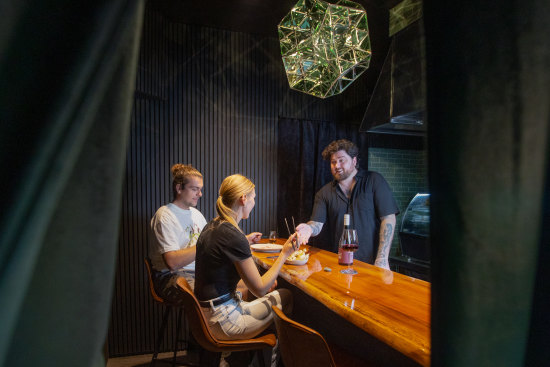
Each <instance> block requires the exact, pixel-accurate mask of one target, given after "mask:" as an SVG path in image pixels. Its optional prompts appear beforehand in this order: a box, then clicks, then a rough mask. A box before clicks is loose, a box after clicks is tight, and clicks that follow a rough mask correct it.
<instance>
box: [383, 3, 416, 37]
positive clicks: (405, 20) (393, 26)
mask: <svg viewBox="0 0 550 367" xmlns="http://www.w3.org/2000/svg"><path fill="white" fill-rule="evenodd" d="M420 18H422V0H403V1H402V2H400V3H399V4H397V5H396V6H394V7H393V8H391V9H390V27H389V35H390V37H391V36H393V35H394V34H395V33H397V32H399V31H400V30H402V29H403V28H405V27H406V26H408V25H409V24H411V23H412V22H414V21H416V20H418V19H420Z"/></svg>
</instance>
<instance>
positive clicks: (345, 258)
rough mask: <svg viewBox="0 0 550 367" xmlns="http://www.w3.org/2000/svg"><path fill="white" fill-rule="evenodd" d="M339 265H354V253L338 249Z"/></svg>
mask: <svg viewBox="0 0 550 367" xmlns="http://www.w3.org/2000/svg"><path fill="white" fill-rule="evenodd" d="M338 264H340V265H351V264H353V251H344V250H343V249H342V248H341V247H340V249H338Z"/></svg>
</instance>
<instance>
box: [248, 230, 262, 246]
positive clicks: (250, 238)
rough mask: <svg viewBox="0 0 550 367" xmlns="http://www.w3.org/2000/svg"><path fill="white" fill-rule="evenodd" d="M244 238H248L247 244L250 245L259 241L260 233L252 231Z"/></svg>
mask: <svg viewBox="0 0 550 367" xmlns="http://www.w3.org/2000/svg"><path fill="white" fill-rule="evenodd" d="M246 239H247V240H248V244H250V245H252V244H255V243H258V242H260V240H261V239H262V234H261V233H260V232H252V233H249V234H247V235H246Z"/></svg>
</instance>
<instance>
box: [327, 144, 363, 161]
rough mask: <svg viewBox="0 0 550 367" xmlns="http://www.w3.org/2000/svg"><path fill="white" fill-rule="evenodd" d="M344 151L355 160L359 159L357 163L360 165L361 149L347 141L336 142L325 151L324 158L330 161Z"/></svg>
mask: <svg viewBox="0 0 550 367" xmlns="http://www.w3.org/2000/svg"><path fill="white" fill-rule="evenodd" d="M340 150H344V151H346V153H347V154H348V155H349V156H350V157H351V158H352V159H353V158H356V157H357V162H358V163H359V157H358V156H359V148H357V145H355V144H353V143H352V142H351V141H349V140H346V139H340V140H335V141H333V142H332V143H330V144H329V145H327V147H326V148H325V150H323V153H322V156H323V159H324V160H325V161H330V157H331V156H332V155H333V154H334V153H336V152H338V151H340Z"/></svg>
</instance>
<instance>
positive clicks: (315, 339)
mask: <svg viewBox="0 0 550 367" xmlns="http://www.w3.org/2000/svg"><path fill="white" fill-rule="evenodd" d="M271 308H272V309H273V312H274V315H273V319H274V321H275V328H276V329H277V337H278V339H279V349H280V351H281V356H282V359H283V363H284V365H285V367H309V366H311V367H337V366H346V367H359V366H364V367H368V366H369V364H368V363H366V362H365V361H362V360H358V359H357V358H354V357H353V356H350V355H349V354H348V353H346V352H344V351H342V350H341V349H339V348H337V347H335V346H333V345H330V346H329V344H328V343H327V342H326V340H325V338H323V336H322V335H321V334H319V333H318V332H317V331H315V330H313V329H311V328H309V327H307V326H305V325H303V324H300V323H298V322H296V321H294V320H291V319H289V318H288V317H287V316H286V315H285V314H284V313H283V311H281V310H280V309H278V308H277V307H276V306H271Z"/></svg>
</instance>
